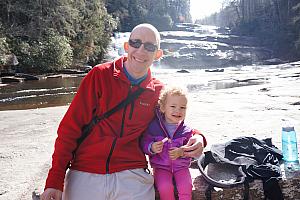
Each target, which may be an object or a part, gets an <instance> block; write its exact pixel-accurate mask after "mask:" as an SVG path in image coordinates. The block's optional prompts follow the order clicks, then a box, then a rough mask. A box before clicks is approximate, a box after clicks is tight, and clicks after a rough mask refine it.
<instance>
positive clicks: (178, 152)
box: [169, 147, 184, 160]
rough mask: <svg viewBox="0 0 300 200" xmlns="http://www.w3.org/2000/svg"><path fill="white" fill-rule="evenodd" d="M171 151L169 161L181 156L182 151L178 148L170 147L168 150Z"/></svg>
mask: <svg viewBox="0 0 300 200" xmlns="http://www.w3.org/2000/svg"><path fill="white" fill-rule="evenodd" d="M170 149H171V150H170V151H169V156H170V158H171V160H176V159H177V158H179V157H181V156H183V153H184V151H183V149H181V148H178V147H172V148H170Z"/></svg>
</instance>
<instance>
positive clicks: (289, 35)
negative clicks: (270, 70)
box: [197, 0, 300, 60]
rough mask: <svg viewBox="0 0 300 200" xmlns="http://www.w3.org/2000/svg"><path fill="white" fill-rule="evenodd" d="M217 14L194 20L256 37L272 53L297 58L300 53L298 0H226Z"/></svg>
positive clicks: (299, 6)
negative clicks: (270, 49) (269, 48)
mask: <svg viewBox="0 0 300 200" xmlns="http://www.w3.org/2000/svg"><path fill="white" fill-rule="evenodd" d="M224 3H225V4H224V8H223V10H222V11H221V12H220V13H217V14H216V15H214V16H210V17H207V18H206V19H204V20H200V21H198V22H197V23H206V24H213V25H217V26H228V27H230V28H232V30H233V31H234V32H235V33H238V34H242V35H250V36H255V37H257V38H259V39H260V42H261V44H263V45H266V46H268V47H271V48H272V49H273V50H274V52H277V53H276V54H275V55H274V56H277V57H283V58H285V59H292V60H293V59H298V58H299V55H300V48H299V41H300V3H299V0H226V1H224Z"/></svg>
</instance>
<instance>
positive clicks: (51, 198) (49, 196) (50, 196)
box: [41, 188, 62, 200]
mask: <svg viewBox="0 0 300 200" xmlns="http://www.w3.org/2000/svg"><path fill="white" fill-rule="evenodd" d="M61 199H62V191H60V190H57V189H54V188H47V189H46V190H45V191H44V192H43V194H42V195H41V200H61Z"/></svg>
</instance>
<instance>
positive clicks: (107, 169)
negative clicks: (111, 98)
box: [105, 86, 132, 174]
mask: <svg viewBox="0 0 300 200" xmlns="http://www.w3.org/2000/svg"><path fill="white" fill-rule="evenodd" d="M131 89H132V86H130V88H129V92H128V94H127V95H130V93H131ZM127 106H128V105H126V106H125V108H124V111H123V116H122V123H121V131H120V136H119V137H120V138H121V137H122V136H123V134H124V122H125V117H126V110H127ZM116 143H117V137H116V138H115V139H114V140H113V143H112V145H111V148H110V151H109V154H108V157H107V160H106V165H105V166H106V170H105V171H106V174H109V164H110V159H111V157H112V153H113V151H114V149H115V146H116Z"/></svg>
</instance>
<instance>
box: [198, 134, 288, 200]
mask: <svg viewBox="0 0 300 200" xmlns="http://www.w3.org/2000/svg"><path fill="white" fill-rule="evenodd" d="M282 157H283V156H282V153H281V151H280V150H279V149H277V148H276V147H275V146H273V145H272V141H271V139H270V138H268V139H264V140H258V139H256V138H253V137H239V138H235V139H233V140H231V141H229V142H227V143H224V144H215V145H212V147H211V150H210V151H207V152H205V153H204V154H203V155H202V156H201V157H200V158H199V159H198V167H199V170H200V172H201V174H202V177H203V178H204V179H205V180H206V182H207V183H208V184H209V187H208V191H207V193H206V196H207V198H208V199H210V198H211V196H210V195H211V189H212V187H219V188H232V187H236V186H239V185H244V187H245V193H244V199H248V198H249V182H251V181H253V180H254V179H261V180H262V181H263V186H264V193H265V197H266V198H269V199H271V200H283V195H282V192H281V189H280V187H279V185H278V179H279V178H280V177H281V171H280V166H279V161H280V160H281V159H282Z"/></svg>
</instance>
